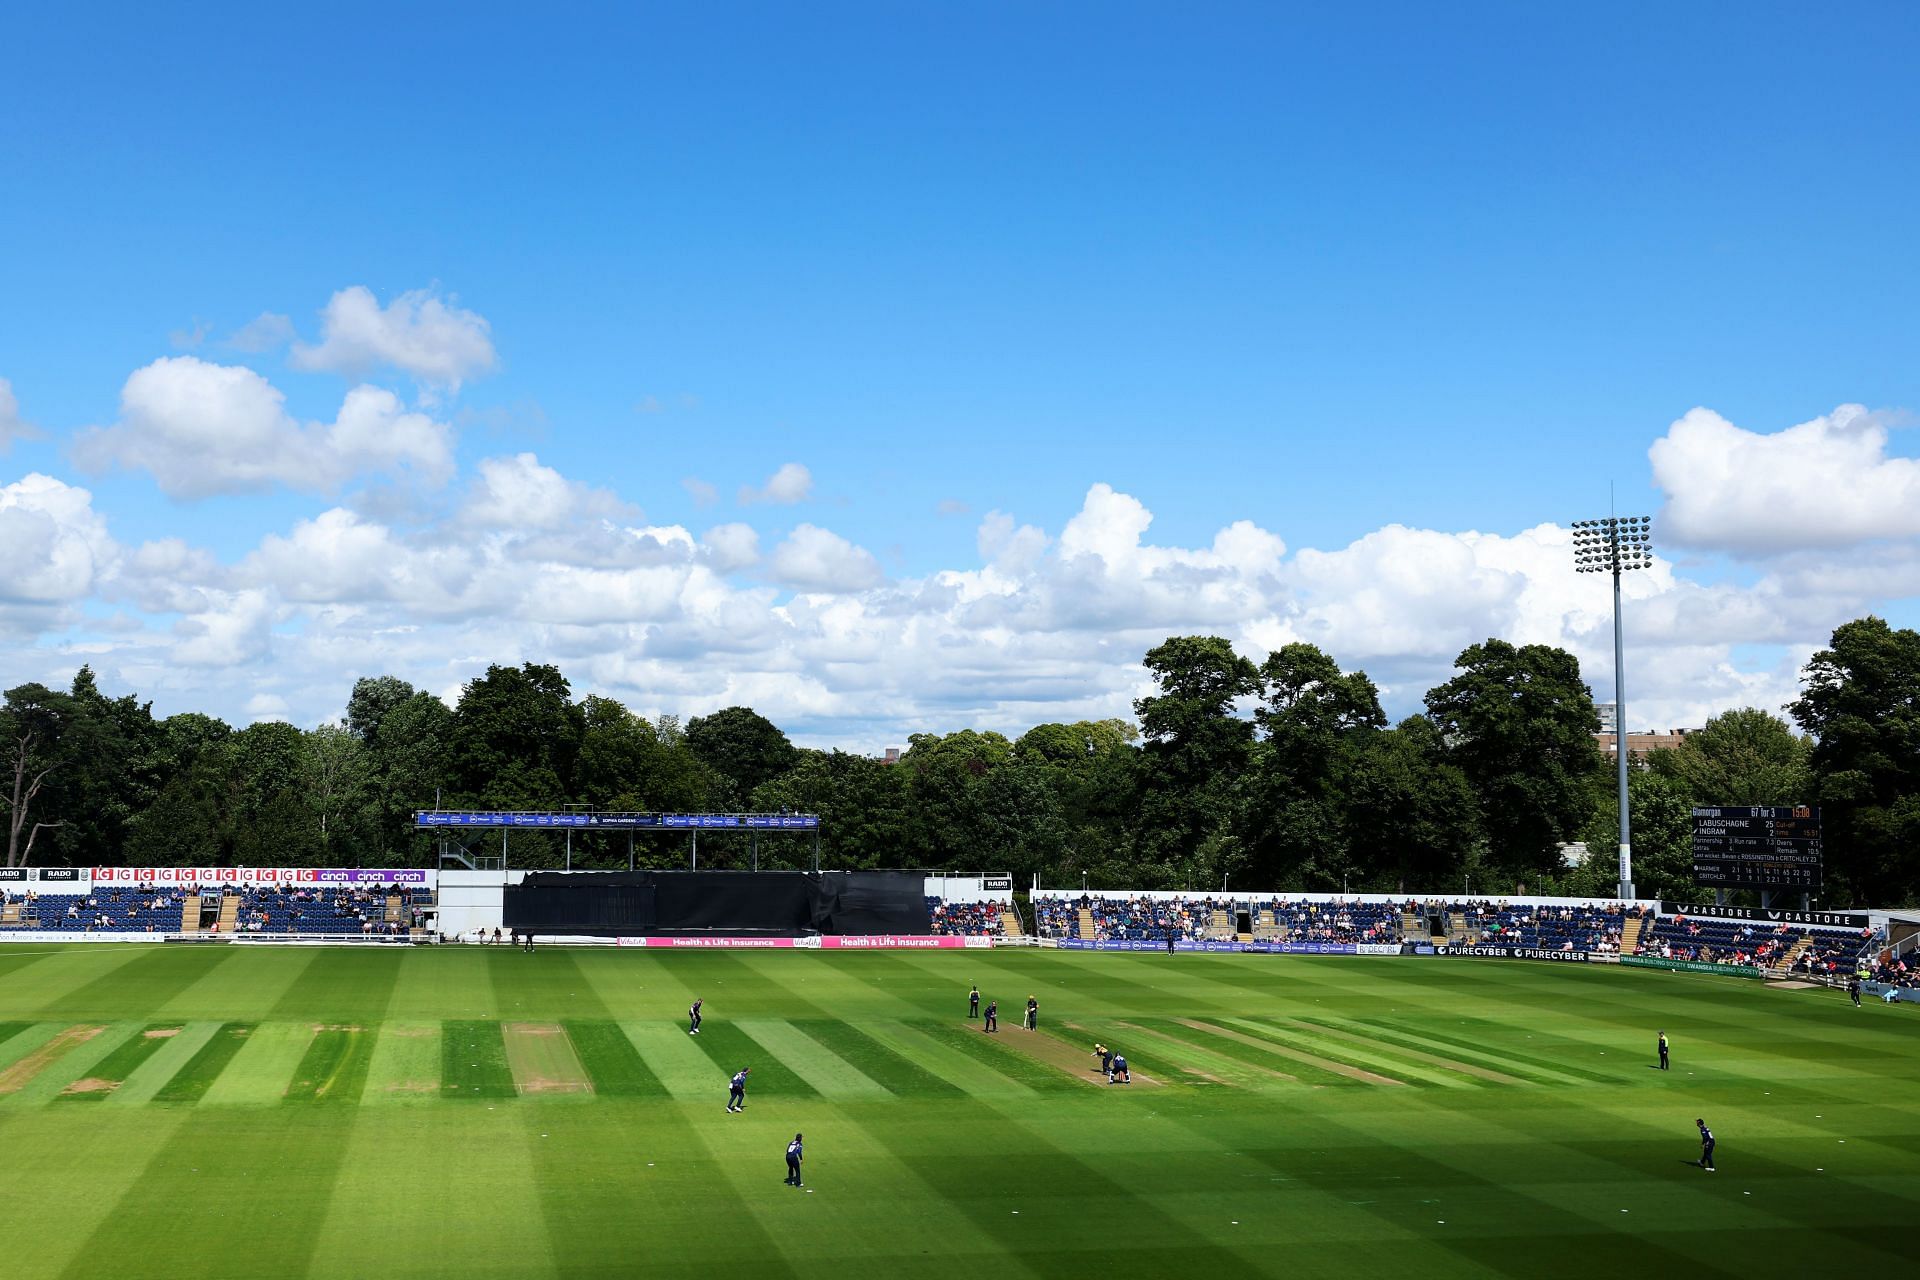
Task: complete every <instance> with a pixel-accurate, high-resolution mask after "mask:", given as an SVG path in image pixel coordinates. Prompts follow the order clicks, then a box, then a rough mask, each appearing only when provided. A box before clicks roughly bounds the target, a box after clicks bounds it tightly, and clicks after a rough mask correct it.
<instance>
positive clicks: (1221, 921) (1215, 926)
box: [1207, 907, 1234, 938]
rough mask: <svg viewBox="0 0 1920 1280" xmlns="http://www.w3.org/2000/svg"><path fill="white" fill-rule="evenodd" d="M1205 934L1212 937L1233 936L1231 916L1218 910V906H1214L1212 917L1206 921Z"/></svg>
mask: <svg viewBox="0 0 1920 1280" xmlns="http://www.w3.org/2000/svg"><path fill="white" fill-rule="evenodd" d="M1207 936H1209V937H1213V938H1231V937H1233V936H1234V933H1233V917H1232V916H1230V915H1228V914H1227V913H1226V912H1224V911H1222V910H1220V908H1218V907H1215V908H1214V909H1213V919H1212V920H1210V921H1209V922H1208V923H1207Z"/></svg>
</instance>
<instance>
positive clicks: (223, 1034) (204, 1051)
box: [153, 1022, 255, 1102]
mask: <svg viewBox="0 0 1920 1280" xmlns="http://www.w3.org/2000/svg"><path fill="white" fill-rule="evenodd" d="M254 1026H255V1024H254V1023H251V1022H228V1023H225V1024H223V1025H222V1026H221V1028H220V1029H219V1030H218V1031H216V1032H214V1033H213V1039H211V1040H209V1041H207V1042H206V1043H205V1044H204V1045H202V1046H200V1052H198V1053H196V1054H194V1055H193V1056H192V1057H191V1058H189V1059H187V1064H186V1065H185V1066H183V1067H181V1068H180V1070H178V1071H176V1072H175V1073H174V1075H173V1079H171V1080H169V1081H167V1082H166V1083H165V1084H164V1085H162V1086H160V1091H159V1092H158V1093H156V1094H154V1095H153V1100H154V1101H155V1102H198V1101H200V1099H202V1098H204V1097H206V1096H207V1090H209V1089H211V1088H212V1087H213V1082H214V1081H215V1080H218V1079H219V1078H220V1073H221V1072H223V1071H225V1070H226V1069H227V1065H228V1064H229V1063H231V1062H232V1061H233V1058H234V1055H235V1054H237V1053H239V1052H240V1050H241V1049H242V1048H244V1047H245V1045H246V1043H247V1037H248V1036H250V1035H252V1034H253V1030H254Z"/></svg>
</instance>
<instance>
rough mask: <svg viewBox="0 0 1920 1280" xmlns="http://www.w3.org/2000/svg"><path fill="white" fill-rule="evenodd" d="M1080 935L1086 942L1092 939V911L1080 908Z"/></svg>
mask: <svg viewBox="0 0 1920 1280" xmlns="http://www.w3.org/2000/svg"><path fill="white" fill-rule="evenodd" d="M1080 937H1081V939H1082V940H1084V941H1086V942H1092V941H1093V912H1091V911H1089V910H1087V909H1086V908H1085V907H1082V908H1080Z"/></svg>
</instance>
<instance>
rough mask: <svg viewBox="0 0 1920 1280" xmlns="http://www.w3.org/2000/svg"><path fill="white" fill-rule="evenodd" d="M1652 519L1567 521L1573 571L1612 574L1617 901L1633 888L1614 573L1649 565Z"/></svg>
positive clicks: (1622, 647) (1622, 655)
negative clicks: (1617, 795)
mask: <svg viewBox="0 0 1920 1280" xmlns="http://www.w3.org/2000/svg"><path fill="white" fill-rule="evenodd" d="M1652 523H1653V522H1652V521H1651V520H1649V519H1648V518H1647V517H1646V516H1608V517H1607V518H1606V519H1604V520H1575V521H1574V522H1573V566H1574V572H1576V573H1610V574H1612V575H1613V761H1614V770H1615V774H1616V776H1617V778H1618V783H1619V789H1620V886H1619V888H1620V900H1621V901H1622V902H1627V901H1631V900H1632V899H1633V898H1634V897H1636V896H1637V895H1636V894H1635V893H1634V890H1633V827H1632V817H1631V813H1630V810H1629V807H1628V803H1627V676H1626V670H1627V660H1626V641H1625V639H1624V635H1623V632H1622V628H1621V624H1620V575H1621V574H1622V573H1623V572H1625V571H1627V570H1630V569H1645V568H1649V567H1651V565H1652V564H1653V547H1652V542H1653V535H1652V531H1651V528H1650V526H1651V525H1652Z"/></svg>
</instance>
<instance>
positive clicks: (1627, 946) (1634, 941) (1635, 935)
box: [1620, 916, 1641, 956]
mask: <svg viewBox="0 0 1920 1280" xmlns="http://www.w3.org/2000/svg"><path fill="white" fill-rule="evenodd" d="M1640 924H1641V918H1640V917H1639V916H1628V917H1627V922H1626V923H1625V924H1623V925H1621V926H1620V954H1621V955H1623V956H1637V955H1639V954H1640Z"/></svg>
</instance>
